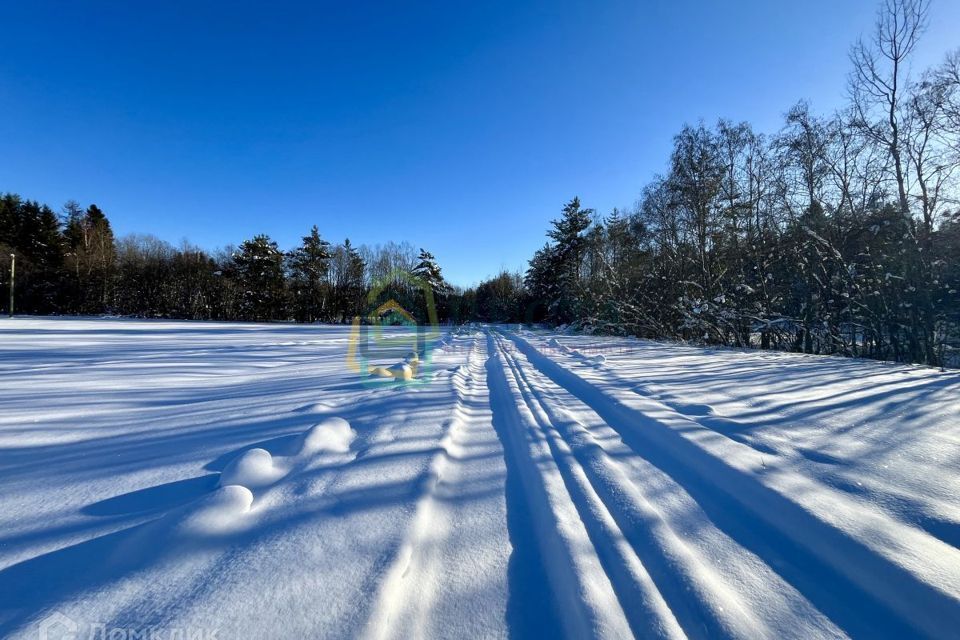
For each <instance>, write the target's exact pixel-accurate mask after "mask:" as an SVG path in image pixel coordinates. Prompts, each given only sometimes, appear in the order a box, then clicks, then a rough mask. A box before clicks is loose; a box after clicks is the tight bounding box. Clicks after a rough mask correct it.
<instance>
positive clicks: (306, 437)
mask: <svg viewBox="0 0 960 640" xmlns="http://www.w3.org/2000/svg"><path fill="white" fill-rule="evenodd" d="M356 437H357V432H356V431H354V430H353V428H351V427H350V423H349V422H347V421H346V420H344V419H343V418H338V417H336V416H332V417H329V418H326V419H324V420H323V421H321V422H318V423H317V424H315V425H313V426H312V427H310V428H309V429H308V430H307V431H305V432H304V434H303V436H301V439H300V454H301V455H312V454H316V453H320V452H321V451H333V452H337V453H346V452H347V451H349V450H350V444H351V443H352V442H353V441H354V439H355V438H356Z"/></svg>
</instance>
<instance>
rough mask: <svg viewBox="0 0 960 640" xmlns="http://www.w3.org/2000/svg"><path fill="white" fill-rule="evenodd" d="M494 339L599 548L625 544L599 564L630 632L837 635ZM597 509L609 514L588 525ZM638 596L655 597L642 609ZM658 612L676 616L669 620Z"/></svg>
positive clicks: (583, 409) (583, 410)
mask: <svg viewBox="0 0 960 640" xmlns="http://www.w3.org/2000/svg"><path fill="white" fill-rule="evenodd" d="M499 342H500V348H501V351H502V352H503V353H505V354H506V355H507V356H508V357H507V363H508V365H509V367H510V369H511V370H512V373H513V375H514V376H515V378H516V379H517V380H518V383H519V384H520V387H521V392H522V395H523V401H524V402H526V403H527V404H528V405H529V406H532V407H536V411H537V412H538V413H539V415H540V416H541V420H540V422H541V428H542V431H543V434H544V435H545V437H546V438H547V440H548V441H549V442H550V443H551V449H552V453H553V455H554V457H555V459H556V460H557V461H558V464H559V466H560V468H561V469H562V470H563V471H564V476H565V479H566V480H567V482H568V488H569V489H570V493H571V497H572V498H573V499H574V500H575V502H577V504H578V507H579V508H580V511H581V513H582V514H583V517H584V520H585V521H586V522H587V523H588V528H590V529H591V536H592V539H593V541H594V544H595V545H596V547H597V549H598V551H599V552H600V553H601V557H603V556H604V555H609V554H604V553H603V551H602V550H603V549H606V548H611V547H612V548H616V547H617V546H618V545H620V546H621V547H626V548H623V549H622V552H621V554H620V556H619V557H617V556H613V555H611V556H610V557H609V558H607V559H606V561H605V569H606V571H607V572H608V574H609V575H610V577H611V581H612V583H613V585H614V588H615V589H616V590H617V593H618V596H619V597H620V599H621V602H622V603H623V605H624V610H625V611H626V612H627V614H628V617H629V618H630V621H631V626H632V627H633V630H634V633H635V634H636V635H639V636H644V637H646V636H650V635H667V634H668V632H670V633H669V635H674V636H680V635H684V634H685V635H687V636H689V637H811V636H818V637H823V636H838V635H842V633H841V632H840V631H839V630H838V629H837V628H836V627H833V625H831V624H830V623H829V621H827V620H826V619H825V618H824V617H823V616H822V615H821V614H819V613H818V612H817V611H816V610H815V609H814V608H813V607H812V606H811V605H810V604H809V603H807V602H806V601H805V600H804V599H803V597H802V596H801V595H800V594H798V593H797V592H796V591H794V590H793V589H791V588H790V587H789V586H788V585H786V584H784V583H783V581H782V579H780V577H779V576H778V575H777V574H776V573H775V572H774V571H772V570H771V569H770V568H769V567H767V566H765V565H764V564H763V563H762V561H760V560H759V559H758V558H756V556H754V555H752V554H750V553H748V552H745V550H744V549H743V548H742V547H740V546H739V545H737V544H736V543H734V542H733V541H731V540H730V539H729V538H727V537H726V536H724V535H723V534H722V533H721V532H719V531H718V530H716V529H715V527H713V525H712V523H710V521H709V519H708V518H707V517H706V515H705V514H704V513H703V512H702V511H700V510H699V509H698V508H697V507H696V503H694V502H693V501H692V499H691V498H690V497H689V496H687V495H686V494H685V493H684V492H683V491H682V489H681V488H680V487H679V486H677V485H676V484H675V483H673V482H672V481H670V480H669V479H667V478H663V479H658V478H657V476H658V475H659V474H657V473H656V472H655V471H654V470H653V469H652V468H649V465H648V468H647V469H646V470H645V472H644V473H639V474H638V471H637V470H636V468H635V467H637V466H638V464H637V463H638V461H637V460H636V456H635V454H633V452H632V451H630V450H629V448H628V447H627V446H626V445H624V444H623V443H622V442H621V441H620V439H619V438H618V437H616V434H615V432H613V431H612V430H611V429H610V428H609V427H608V426H607V425H605V424H604V423H603V421H602V420H601V419H600V418H599V416H597V415H596V414H595V413H594V412H593V411H592V410H591V409H590V408H589V407H588V406H586V405H583V404H582V403H581V402H580V401H579V400H577V399H576V398H574V397H572V396H570V395H569V394H568V393H567V392H566V391H565V390H563V389H562V388H560V387H557V386H556V385H555V384H554V383H553V382H552V381H550V380H549V379H547V378H545V377H544V376H543V375H542V374H541V373H539V372H538V371H536V370H533V369H532V367H530V366H529V363H528V362H527V360H526V358H524V357H523V356H522V355H518V354H516V353H514V352H513V350H512V349H511V348H510V347H509V346H507V345H505V344H504V343H503V341H502V339H501V340H500V341H499ZM561 407H562V408H561ZM573 412H576V415H574V413H573ZM577 416H583V417H584V418H585V419H587V420H588V422H589V424H591V425H593V426H592V427H591V428H587V427H586V426H585V423H582V422H581V421H580V420H579V419H578V418H577ZM588 416H592V418H591V417H588ZM594 430H595V431H596V435H595V434H594ZM665 491H666V492H668V493H666V494H665V493H664V492H665ZM650 492H652V495H653V496H655V497H652V498H651V497H648V495H647V494H648V493H650ZM591 505H593V506H591ZM596 513H601V514H606V516H607V518H608V519H610V520H612V523H611V524H610V525H609V526H608V527H597V526H593V527H590V526H589V525H590V523H591V522H592V520H591V519H592V518H594V517H595V516H594V514H596ZM675 521H676V524H679V525H680V529H679V530H676V528H675ZM685 536H686V537H685ZM624 541H625V542H626V543H627V545H629V546H627V545H624V544H623V542H624ZM661 596H662V597H661ZM644 603H647V608H650V605H654V604H656V605H657V606H656V607H652V608H653V609H654V611H645V610H644V608H645V607H644V606H643V604H644ZM668 605H669V609H667V606H668ZM657 615H659V616H660V622H659V623H658V622H657V621H658V618H657ZM664 616H667V617H668V618H670V619H674V620H675V621H674V622H673V624H672V625H665V624H663V622H662V619H663V618H664ZM678 624H679V627H678V626H677V625H678ZM671 627H672V628H671ZM680 627H682V631H680Z"/></svg>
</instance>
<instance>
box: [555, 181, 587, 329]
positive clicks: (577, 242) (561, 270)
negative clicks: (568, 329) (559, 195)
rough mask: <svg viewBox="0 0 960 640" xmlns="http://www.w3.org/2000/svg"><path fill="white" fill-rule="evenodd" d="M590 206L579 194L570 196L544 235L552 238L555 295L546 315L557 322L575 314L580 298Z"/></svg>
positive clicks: (563, 321) (575, 316)
mask: <svg viewBox="0 0 960 640" xmlns="http://www.w3.org/2000/svg"><path fill="white" fill-rule="evenodd" d="M592 215H593V209H583V208H581V206H580V198H576V197H575V198H574V199H573V200H571V201H570V202H568V203H567V204H566V205H565V206H564V207H563V212H562V215H561V216H560V218H559V219H557V220H553V221H552V222H551V223H550V224H551V225H552V228H551V229H550V230H549V231H548V232H547V235H548V236H550V238H551V239H552V240H553V241H554V247H553V251H552V257H553V277H554V278H555V282H556V294H557V297H556V299H555V300H554V301H553V302H552V304H551V306H550V309H549V313H550V317H551V318H552V319H553V320H554V321H556V322H561V323H568V322H572V321H573V320H575V319H576V318H577V314H578V310H579V309H578V307H579V300H580V271H581V266H582V260H583V256H584V250H585V248H586V240H585V238H584V236H583V233H584V231H586V230H587V228H588V227H589V226H590V222H591V216H592Z"/></svg>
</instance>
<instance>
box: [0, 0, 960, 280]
mask: <svg viewBox="0 0 960 640" xmlns="http://www.w3.org/2000/svg"><path fill="white" fill-rule="evenodd" d="M875 8H876V2H874V1H873V0H804V1H803V2H789V1H787V0H741V1H730V2H719V1H717V0H673V1H660V0H648V1H640V0H635V1H633V2H625V1H620V0H612V1H601V2H597V1H595V0H594V1H584V2H565V1H561V0H554V1H546V2H519V1H517V0H511V1H491V2H487V1H483V0H472V1H469V2H461V1H457V0H446V1H440V2H413V1H403V2H400V1H395V0H394V1H389V2H373V1H370V2H351V1H346V0H343V1H340V2H322V1H312V2H269V3H268V2H230V3H226V2H225V3H216V2H196V1H189V2H169V1H165V0H164V1H155V2H148V1H146V0H144V1H139V0H137V1H127V0H124V1H122V2H82V1H79V0H76V1H64V2H58V3H49V2H44V1H41V0H29V1H24V0H0V25H2V26H0V30H2V33H3V37H2V44H0V191H13V192H17V193H20V194H21V195H23V196H25V197H28V198H31V199H37V200H40V201H42V202H46V203H48V204H50V205H52V206H55V207H57V208H59V207H60V206H61V205H62V204H63V202H65V201H66V200H68V199H71V198H72V199H76V200H79V201H80V202H81V203H82V204H84V205H86V204H89V203H91V202H95V203H97V204H98V205H100V207H101V208H102V209H104V211H106V213H107V215H108V216H109V217H110V219H111V221H112V222H113V224H114V227H115V229H116V231H117V232H118V233H120V234H124V233H130V232H141V233H150V234H154V235H156V236H158V237H160V238H163V239H165V240H169V241H171V242H174V243H177V242H179V241H180V240H181V239H182V238H187V239H189V240H190V241H192V242H194V243H196V244H199V245H200V246H203V247H206V248H210V249H213V248H216V247H219V246H223V245H227V244H237V243H239V242H241V241H242V240H244V239H246V238H248V237H251V236H252V235H254V234H256V233H268V234H270V235H271V236H272V237H273V238H274V239H276V240H277V241H278V242H279V243H280V245H281V246H282V247H284V248H289V247H292V246H294V245H295V244H296V243H297V242H298V241H299V238H300V236H302V235H304V234H305V233H306V232H307V231H308V229H309V227H310V226H311V225H313V224H317V225H318V226H319V227H320V231H321V233H322V234H323V235H324V236H325V237H326V238H328V239H330V240H332V241H335V242H339V241H342V240H343V238H344V237H349V238H350V239H351V240H352V241H354V242H356V243H367V244H376V243H379V242H385V241H387V240H396V241H402V240H407V241H409V242H411V243H413V244H414V245H416V246H417V247H420V246H423V247H425V248H427V249H428V250H430V251H432V252H433V253H434V254H435V255H436V256H437V258H438V260H439V262H440V265H441V266H442V267H443V268H444V273H445V275H447V277H448V279H449V280H451V281H452V282H454V283H457V284H462V285H466V284H471V283H473V282H476V281H477V280H479V279H481V278H483V277H485V276H487V275H490V274H492V273H494V272H495V271H497V270H498V269H499V268H500V267H502V266H504V267H508V268H511V269H514V268H523V267H525V261H526V260H527V258H528V257H529V256H530V255H531V253H532V252H533V250H534V249H536V248H537V247H539V246H540V245H542V244H543V242H544V231H545V228H546V226H547V224H548V222H549V220H550V219H551V218H553V217H555V216H556V215H557V213H558V211H559V209H560V207H561V206H562V205H563V203H564V202H565V201H567V200H568V199H569V198H570V197H572V196H574V195H579V196H580V198H581V200H582V201H583V203H584V204H585V205H586V206H590V207H595V208H597V209H598V210H600V211H601V212H607V211H609V210H610V209H611V208H612V207H614V206H621V207H623V206H628V205H630V204H631V203H632V202H633V201H634V200H635V199H636V197H637V195H638V193H639V192H640V189H641V188H642V187H643V185H644V184H645V183H646V182H647V181H648V180H649V179H650V178H651V177H652V175H653V174H654V173H656V172H658V171H662V170H663V168H664V166H665V162H666V160H667V157H668V154H669V149H670V143H671V137H672V136H673V134H674V133H676V132H677V130H678V129H679V128H680V127H681V126H682V125H683V123H684V122H695V121H697V120H698V119H700V118H703V119H705V120H706V121H708V122H711V121H714V120H715V119H716V118H718V117H728V118H731V119H735V120H748V121H750V122H751V123H752V124H753V125H754V126H755V127H756V128H757V129H758V130H761V131H772V130H774V129H776V128H777V127H779V124H780V120H781V117H782V114H783V113H784V112H785V111H786V110H787V109H788V108H789V106H790V105H791V104H793V103H794V102H795V101H796V100H798V99H800V98H807V99H809V100H810V101H811V102H812V104H813V106H814V108H815V109H817V110H820V111H823V112H828V111H831V110H832V109H834V108H835V107H836V106H838V105H839V104H840V102H841V101H842V99H843V95H844V90H845V78H846V74H847V71H848V69H849V64H848V61H847V51H848V49H849V47H850V45H851V44H852V43H853V41H854V40H855V39H856V38H857V37H858V36H859V35H860V34H861V33H865V32H867V31H869V29H870V27H871V25H872V22H873V16H874V11H875ZM931 16H932V21H931V27H930V29H929V31H928V33H927V36H926V38H925V40H924V44H923V47H922V50H921V51H920V52H919V56H918V59H917V64H918V65H925V64H926V63H930V62H934V61H939V60H940V58H941V57H942V55H943V53H944V52H945V51H946V50H948V49H950V48H954V47H957V46H960V35H958V34H960V2H956V0H933V8H932V13H931Z"/></svg>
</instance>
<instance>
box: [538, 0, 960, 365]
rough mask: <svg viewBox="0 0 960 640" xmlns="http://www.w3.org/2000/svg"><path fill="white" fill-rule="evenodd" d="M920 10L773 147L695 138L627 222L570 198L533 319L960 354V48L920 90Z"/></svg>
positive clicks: (701, 133)
mask: <svg viewBox="0 0 960 640" xmlns="http://www.w3.org/2000/svg"><path fill="white" fill-rule="evenodd" d="M927 10H928V4H927V2H925V1H924V0H886V1H885V2H884V3H883V5H882V6H881V8H880V11H879V12H878V16H877V21H876V24H875V29H874V31H873V33H872V36H871V37H870V38H868V39H866V40H862V41H860V42H858V43H857V44H856V45H855V46H854V47H853V48H852V51H851V55H850V58H851V63H852V67H853V69H852V72H851V74H850V78H849V100H848V104H846V105H845V106H844V107H843V108H842V109H841V110H839V111H838V112H836V113H833V114H831V115H828V116H820V115H817V114H815V113H814V112H813V111H812V110H811V108H810V106H809V105H808V104H807V103H806V102H799V103H797V104H796V105H794V106H793V107H792V108H790V109H789V111H788V112H787V113H786V116H785V119H784V123H783V126H782V128H781V129H780V130H779V131H777V132H775V133H774V134H772V135H765V134H763V133H758V132H756V131H754V130H753V128H752V127H751V126H750V124H749V123H746V122H733V121H730V120H720V121H719V122H717V123H716V124H715V125H713V126H707V125H706V124H704V123H700V124H697V125H688V126H684V127H683V128H682V130H681V131H680V132H679V133H678V134H677V135H676V136H675V137H674V140H673V150H672V153H671V155H670V158H669V162H668V165H667V170H666V172H665V173H664V174H663V175H659V176H657V177H655V178H654V180H653V181H652V182H650V183H649V184H648V185H647V186H646V187H645V188H644V189H643V191H642V196H641V197H640V198H639V200H638V201H637V203H636V204H635V205H634V206H633V207H632V208H629V209H626V210H614V211H613V212H611V213H610V214H609V215H607V216H599V215H598V214H597V212H596V211H594V210H592V209H585V208H583V207H582V206H581V204H580V202H579V200H578V199H576V198H575V199H573V200H572V201H571V202H569V203H568V204H567V205H566V207H565V208H564V209H563V212H562V215H561V216H560V218H558V219H557V220H555V221H554V222H553V223H552V226H551V228H550V230H549V232H548V236H549V242H548V243H547V244H546V245H545V246H544V247H543V248H541V249H540V250H538V251H537V252H536V254H535V255H534V256H533V258H532V259H531V260H530V265H529V269H528V271H527V273H526V278H525V282H524V287H525V292H524V295H526V296H528V297H529V299H531V300H532V301H534V304H535V305H536V306H535V309H533V310H532V313H531V311H530V310H529V309H528V310H527V313H528V314H529V315H530V317H532V319H534V320H543V321H547V322H551V323H554V324H577V325H579V326H581V327H584V328H589V329H592V330H596V331H603V332H610V333H619V334H630V335H637V336H645V337H650V338H667V339H678V340H696V341H701V342H704V343H710V344H721V345H730V346H737V347H762V348H775V349H786V350H792V351H802V352H806V353H835V354H846V355H854V356H866V357H872V358H881V359H894V360H900V361H912V362H920V363H927V364H939V363H942V362H943V361H944V360H950V359H951V357H953V358H954V362H955V361H956V357H957V355H956V353H954V355H953V356H951V355H950V353H949V351H950V349H951V347H953V348H956V347H957V346H960V336H958V326H960V296H958V290H960V208H958V196H960V190H958V184H957V178H958V167H960V50H958V51H956V52H953V53H951V54H949V55H947V56H946V58H945V60H944V61H943V62H942V64H939V65H937V66H935V67H934V68H931V69H928V70H926V71H925V72H923V73H922V74H921V75H919V76H918V77H917V78H914V79H911V78H909V77H908V76H907V72H906V70H907V68H908V65H909V61H910V56H911V54H912V53H913V52H914V50H915V49H916V46H917V42H918V40H919V38H920V36H921V35H922V33H923V31H924V28H925V26H926V21H927Z"/></svg>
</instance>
